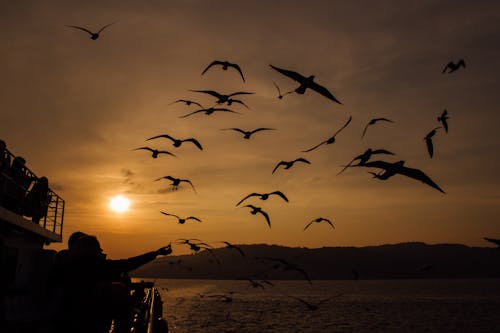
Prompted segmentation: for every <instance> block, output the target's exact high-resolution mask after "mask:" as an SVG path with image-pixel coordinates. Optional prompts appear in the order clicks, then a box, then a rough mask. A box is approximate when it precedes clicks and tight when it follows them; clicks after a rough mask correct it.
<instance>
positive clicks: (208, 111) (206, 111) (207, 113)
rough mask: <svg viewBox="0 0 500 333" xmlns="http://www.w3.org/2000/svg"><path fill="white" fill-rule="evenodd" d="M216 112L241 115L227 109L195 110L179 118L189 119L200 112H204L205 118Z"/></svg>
mask: <svg viewBox="0 0 500 333" xmlns="http://www.w3.org/2000/svg"><path fill="white" fill-rule="evenodd" d="M216 111H220V112H232V113H237V114H241V113H239V112H236V111H233V110H229V109H225V108H208V109H200V110H196V111H194V112H191V113H188V114H186V115H184V116H180V117H179V118H186V117H189V116H191V115H193V114H195V113H200V112H204V113H205V114H206V115H207V116H209V115H211V114H212V113H214V112H216Z"/></svg>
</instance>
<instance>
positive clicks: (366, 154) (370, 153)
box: [337, 148, 394, 175]
mask: <svg viewBox="0 0 500 333" xmlns="http://www.w3.org/2000/svg"><path fill="white" fill-rule="evenodd" d="M378 154H385V155H394V153H392V152H390V151H388V150H385V149H375V150H372V149H371V148H368V149H367V150H365V152H364V153H363V154H361V155H358V156H356V157H355V158H353V159H352V160H351V161H350V162H349V163H348V164H347V165H346V166H345V167H344V168H343V169H342V170H340V172H339V173H338V174H337V175H340V174H341V173H342V172H344V171H345V169H347V168H348V167H350V166H352V164H353V163H354V161H357V160H359V162H358V164H357V165H363V164H365V163H366V162H368V161H369V160H370V158H371V157H372V156H373V155H378Z"/></svg>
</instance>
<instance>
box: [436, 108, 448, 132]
mask: <svg viewBox="0 0 500 333" xmlns="http://www.w3.org/2000/svg"><path fill="white" fill-rule="evenodd" d="M437 119H438V121H439V122H440V123H441V124H442V125H443V128H444V131H445V132H446V133H448V119H450V117H448V110H444V111H443V113H441V115H440V116H439V117H438V118H437Z"/></svg>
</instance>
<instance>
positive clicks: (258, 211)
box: [242, 205, 271, 229]
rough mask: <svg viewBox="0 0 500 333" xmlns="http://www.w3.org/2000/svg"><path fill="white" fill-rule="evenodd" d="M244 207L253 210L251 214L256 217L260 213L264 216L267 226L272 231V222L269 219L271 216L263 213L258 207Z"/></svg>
mask: <svg viewBox="0 0 500 333" xmlns="http://www.w3.org/2000/svg"><path fill="white" fill-rule="evenodd" d="M243 207H248V208H251V209H252V210H251V211H250V214H252V215H255V214H257V213H259V214H261V215H262V216H264V218H265V219H266V222H267V225H268V226H269V229H271V220H270V219H269V215H268V214H267V213H266V212H265V211H263V210H262V208H260V207H256V206H253V205H246V206H243ZM243 207H242V208H243Z"/></svg>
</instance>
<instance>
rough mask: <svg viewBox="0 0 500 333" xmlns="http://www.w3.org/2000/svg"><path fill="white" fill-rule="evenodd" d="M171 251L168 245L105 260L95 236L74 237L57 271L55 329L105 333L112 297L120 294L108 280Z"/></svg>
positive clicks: (109, 320) (117, 277)
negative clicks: (60, 267)
mask: <svg viewBox="0 0 500 333" xmlns="http://www.w3.org/2000/svg"><path fill="white" fill-rule="evenodd" d="M171 252H172V249H171V247H170V245H169V246H166V247H162V248H160V249H158V250H156V251H152V252H147V253H145V254H142V255H139V256H136V257H132V258H129V259H123V260H107V259H106V254H104V253H103V250H102V249H101V246H100V244H99V241H98V240H97V238H96V237H95V236H90V235H83V236H81V237H78V238H77V239H76V240H75V243H74V246H73V247H72V249H71V250H68V254H67V256H66V258H65V260H64V261H65V262H64V265H63V267H62V269H60V271H59V274H61V275H60V277H59V278H60V282H61V286H60V288H61V299H60V303H59V306H58V309H57V313H56V314H55V318H56V325H55V326H56V332H58V333H59V332H75V333H80V332H81V333H83V332H85V333H88V332H93V333H108V331H109V328H110V324H111V320H112V317H113V315H115V314H116V312H117V311H114V310H115V309H116V306H117V302H116V300H117V298H118V299H120V300H121V297H123V294H121V295H120V294H119V293H116V292H114V290H113V284H112V282H113V281H115V280H117V279H119V277H120V275H122V274H124V273H126V272H129V271H131V270H134V269H136V268H138V267H140V266H142V265H144V264H146V263H148V262H150V261H152V260H154V259H155V258H156V257H157V256H158V255H168V254H170V253H171ZM124 308H125V307H123V308H121V309H120V310H123V309H124Z"/></svg>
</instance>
